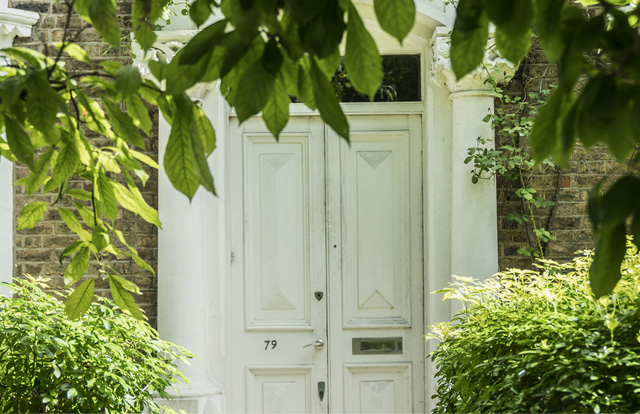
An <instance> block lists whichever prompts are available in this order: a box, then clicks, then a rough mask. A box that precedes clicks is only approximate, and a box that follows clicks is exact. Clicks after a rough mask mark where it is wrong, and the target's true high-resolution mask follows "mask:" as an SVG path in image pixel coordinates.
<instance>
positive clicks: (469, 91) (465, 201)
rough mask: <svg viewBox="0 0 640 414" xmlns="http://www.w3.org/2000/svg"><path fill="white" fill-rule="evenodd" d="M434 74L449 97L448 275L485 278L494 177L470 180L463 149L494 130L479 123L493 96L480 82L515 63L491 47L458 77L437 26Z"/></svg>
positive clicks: (445, 32) (494, 255)
mask: <svg viewBox="0 0 640 414" xmlns="http://www.w3.org/2000/svg"><path fill="white" fill-rule="evenodd" d="M432 45H433V66H432V71H433V76H434V77H435V78H436V79H437V81H438V82H441V83H444V84H446V86H447V87H448V88H449V90H450V91H451V94H450V99H451V101H452V110H453V113H452V118H453V125H452V134H451V135H452V136H451V149H452V160H451V162H452V171H451V184H452V186H451V188H452V189H451V207H452V215H451V217H452V219H451V234H452V240H451V273H452V274H454V275H459V276H472V277H476V278H481V279H484V278H487V277H489V276H491V275H492V274H494V273H495V272H497V271H498V235H497V204H496V183H495V180H494V179H493V178H492V179H487V180H480V182H479V183H477V184H473V183H472V182H471V170H472V169H473V167H472V166H471V165H470V164H465V163H464V160H465V158H466V157H467V155H468V154H467V150H468V148H471V147H475V146H476V145H477V144H478V142H477V139H478V138H484V139H490V140H491V141H490V142H488V143H487V144H485V145H486V146H488V147H491V148H493V147H494V142H493V140H494V131H493V128H492V127H491V124H490V123H487V122H483V119H484V118H485V116H486V115H487V114H492V113H493V109H494V108H493V102H494V95H493V93H492V91H491V88H490V85H488V84H486V83H485V80H486V79H487V78H488V75H489V74H491V76H492V77H493V78H494V79H495V80H496V81H497V82H498V83H499V82H502V81H504V80H505V79H506V78H507V77H508V76H511V75H513V73H514V66H513V65H512V64H511V63H510V62H508V61H507V60H505V59H502V58H500V57H499V56H498V54H497V53H496V51H495V47H493V45H492V44H491V43H490V47H489V48H488V50H487V52H486V53H485V58H484V61H483V66H484V67H481V68H478V69H476V70H475V71H473V72H472V73H470V74H468V75H466V76H465V77H464V78H462V79H460V80H457V79H456V77H455V74H454V73H453V70H452V69H451V61H450V59H449V50H450V45H451V40H450V37H449V29H448V28H438V30H436V32H435V33H434V38H433V44H432Z"/></svg>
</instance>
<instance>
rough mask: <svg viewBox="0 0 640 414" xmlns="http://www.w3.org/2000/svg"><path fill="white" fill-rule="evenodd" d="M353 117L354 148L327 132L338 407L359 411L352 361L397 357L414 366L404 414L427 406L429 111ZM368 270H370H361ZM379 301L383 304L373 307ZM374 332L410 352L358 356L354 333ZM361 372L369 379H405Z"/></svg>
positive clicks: (332, 378)
mask: <svg viewBox="0 0 640 414" xmlns="http://www.w3.org/2000/svg"><path fill="white" fill-rule="evenodd" d="M349 123H350V126H351V136H352V137H353V138H352V142H351V144H350V145H349V144H348V143H347V142H346V141H344V140H342V139H340V138H338V136H337V135H336V134H335V133H334V132H333V131H331V130H329V129H327V135H328V137H327V194H328V195H327V234H328V241H329V280H330V281H329V321H330V323H329V337H330V338H331V341H330V352H329V356H330V361H329V367H330V368H329V370H330V373H329V382H330V384H331V387H330V389H331V393H330V394H329V398H330V407H331V411H335V412H343V411H344V412H352V408H353V409H355V407H356V406H354V405H353V404H354V403H353V399H354V398H356V399H357V398H359V397H358V396H357V395H354V394H353V393H350V392H349V391H348V389H349V388H348V384H346V383H345V382H344V381H346V380H345V378H346V377H345V374H344V373H343V369H344V367H345V366H349V367H352V368H354V369H355V367H359V366H362V367H364V366H366V365H367V364H369V365H371V364H374V365H375V364H388V363H393V364H404V365H406V364H410V365H411V366H413V369H412V370H410V371H408V372H410V373H408V374H406V375H409V377H410V380H409V382H408V383H407V384H404V386H405V388H407V389H408V390H409V394H406V395H405V396H404V398H409V399H408V400H407V401H406V404H408V405H407V406H406V407H405V408H403V410H402V411H395V412H407V411H413V412H416V413H418V412H424V409H425V406H424V402H425V388H424V358H425V354H424V346H423V343H424V341H423V338H422V335H423V334H424V325H423V301H424V290H423V255H422V150H421V148H422V133H421V128H422V127H421V117H420V116H417V115H395V116H353V117H350V118H349ZM363 155H364V158H367V157H368V158H369V160H366V159H364V158H363ZM378 161H379V164H378V165H377V168H380V167H383V165H384V164H385V163H388V164H387V168H388V170H387V171H384V170H382V171H384V172H385V175H384V176H382V175H381V174H379V173H377V168H375V169H374V168H372V165H371V164H373V165H375V164H376V162H378ZM370 162H371V163H370ZM361 185H362V188H361V189H360V191H358V187H359V186H361ZM376 227H377V230H376V229H372V228H376ZM371 263H374V264H375V266H371ZM361 266H363V267H364V269H366V270H368V272H367V271H362V273H359V272H360V269H361ZM369 292H378V293H380V295H379V297H381V298H384V301H382V300H379V299H378V298H377V297H376V295H375V294H374V293H372V294H371V295H369V296H367V294H368V293H369ZM361 298H362V300H361ZM370 298H375V299H374V300H379V301H378V302H377V303H378V305H380V306H379V307H377V308H375V307H371V308H367V307H366V304H367V302H368V301H369V300H371V299H370ZM374 303H375V302H374ZM363 305H364V306H363ZM389 305H391V306H389ZM375 337H401V338H402V343H403V345H402V346H403V351H402V354H399V355H397V354H396V355H353V353H352V341H353V339H354V338H375ZM358 372H359V374H358V375H359V377H358V381H364V382H366V381H382V382H384V381H392V380H393V381H395V380H394V379H393V378H395V377H394V375H396V374H393V375H391V374H390V375H391V376H390V377H388V379H384V378H383V376H380V375H382V374H375V375H373V374H372V375H373V376H371V377H370V378H369V379H367V376H366V372H368V371H366V370H365V371H362V372H360V371H358ZM371 372H373V371H371ZM370 385H373V384H370ZM381 386H382V385H380V384H378V385H376V386H375V387H381ZM375 387H374V388H375ZM363 392H364V391H363ZM367 392H368V391H367ZM408 396H411V397H408ZM362 412H365V411H362Z"/></svg>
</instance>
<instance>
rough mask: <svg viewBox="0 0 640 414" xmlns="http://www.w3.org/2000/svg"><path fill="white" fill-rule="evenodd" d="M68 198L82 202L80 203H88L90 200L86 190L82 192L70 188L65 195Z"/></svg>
mask: <svg viewBox="0 0 640 414" xmlns="http://www.w3.org/2000/svg"><path fill="white" fill-rule="evenodd" d="M65 194H66V195H68V196H71V197H73V198H77V199H78V200H82V201H90V200H91V193H90V192H88V191H87V190H82V189H80V188H71V189H69V190H67V192H66V193H65Z"/></svg>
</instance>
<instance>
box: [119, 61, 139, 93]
mask: <svg viewBox="0 0 640 414" xmlns="http://www.w3.org/2000/svg"><path fill="white" fill-rule="evenodd" d="M141 84H142V78H141V77H140V72H139V71H138V68H136V67H135V66H130V65H126V66H122V67H121V68H120V69H118V71H117V72H116V75H115V82H114V85H115V87H116V89H117V90H118V92H119V93H120V96H122V97H123V98H127V97H129V96H131V95H133V94H135V93H136V92H138V89H139V88H140V85H141Z"/></svg>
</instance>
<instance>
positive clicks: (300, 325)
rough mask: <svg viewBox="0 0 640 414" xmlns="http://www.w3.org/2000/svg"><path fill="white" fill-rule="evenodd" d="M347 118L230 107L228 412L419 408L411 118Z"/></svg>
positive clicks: (417, 122) (419, 308)
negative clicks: (235, 115)
mask: <svg viewBox="0 0 640 414" xmlns="http://www.w3.org/2000/svg"><path fill="white" fill-rule="evenodd" d="M349 122H350V125H351V143H350V144H349V143H347V142H346V141H345V140H342V139H340V138H338V137H337V136H336V135H335V133H333V132H332V131H331V130H330V129H329V128H328V127H325V125H324V124H323V123H322V121H321V120H320V119H319V118H318V117H314V116H301V117H295V118H293V119H292V120H291V121H290V122H289V125H288V126H287V128H286V131H285V133H283V134H281V136H280V141H279V142H276V141H275V140H274V139H273V138H272V137H271V135H270V134H269V133H268V132H267V131H266V130H265V128H264V125H263V122H262V120H260V119H251V120H249V121H247V122H245V123H244V124H242V125H241V126H238V125H237V121H236V120H235V119H232V120H231V136H230V158H229V165H230V166H231V174H230V177H231V181H230V183H229V184H230V186H231V187H230V188H231V191H230V194H231V200H229V202H230V204H229V205H230V209H231V210H230V217H231V250H232V263H231V292H232V294H231V297H230V309H231V314H232V321H231V326H232V328H231V329H232V334H231V341H230V345H231V348H230V363H231V366H230V369H229V372H230V376H231V389H230V390H229V394H230V395H231V401H230V407H229V408H230V409H231V410H232V411H234V412H263V413H303V412H307V413H315V412H324V413H327V412H332V413H334V412H335V413H337V412H363V413H364V412H366V413H376V412H379V413H392V412H424V400H425V390H424V357H425V355H424V344H423V339H422V335H423V332H424V328H423V263H422V257H423V256H422V178H421V177H422V165H421V159H422V157H421V148H422V146H421V134H420V131H421V119H420V116H417V115H394V116H354V117H351V118H350V119H349ZM321 342H322V343H321Z"/></svg>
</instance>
